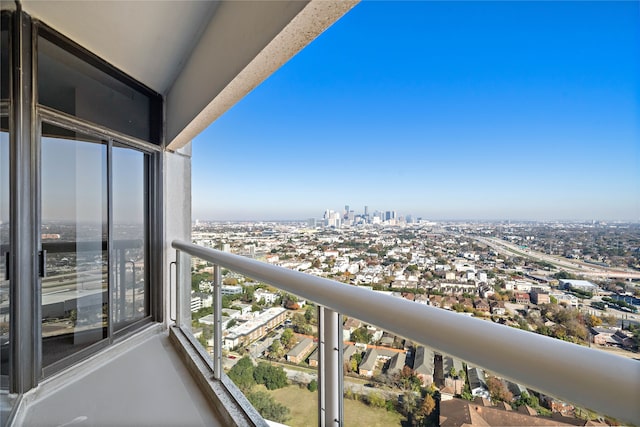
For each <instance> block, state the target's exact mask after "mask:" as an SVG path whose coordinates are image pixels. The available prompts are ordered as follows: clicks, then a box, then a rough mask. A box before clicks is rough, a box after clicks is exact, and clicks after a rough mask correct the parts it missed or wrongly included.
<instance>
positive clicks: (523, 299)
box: [514, 292, 531, 304]
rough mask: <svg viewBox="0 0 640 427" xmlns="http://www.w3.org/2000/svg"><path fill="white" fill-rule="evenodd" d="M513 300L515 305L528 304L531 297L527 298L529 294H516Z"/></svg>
mask: <svg viewBox="0 0 640 427" xmlns="http://www.w3.org/2000/svg"><path fill="white" fill-rule="evenodd" d="M514 298H515V300H516V304H529V303H530V302H531V297H529V294H527V293H525V292H516V293H515V295H514Z"/></svg>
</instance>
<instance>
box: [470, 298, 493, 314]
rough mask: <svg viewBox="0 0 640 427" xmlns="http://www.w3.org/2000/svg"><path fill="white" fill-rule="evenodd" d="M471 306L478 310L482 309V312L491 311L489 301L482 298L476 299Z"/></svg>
mask: <svg viewBox="0 0 640 427" xmlns="http://www.w3.org/2000/svg"><path fill="white" fill-rule="evenodd" d="M473 307H474V308H475V309H476V310H478V311H482V312H484V313H487V314H488V313H490V311H491V307H490V306H489V303H488V302H487V301H485V300H483V299H477V300H475V301H474V302H473Z"/></svg>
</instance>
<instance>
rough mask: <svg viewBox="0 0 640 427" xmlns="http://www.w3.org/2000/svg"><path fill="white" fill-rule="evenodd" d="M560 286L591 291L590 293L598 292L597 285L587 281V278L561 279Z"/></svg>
mask: <svg viewBox="0 0 640 427" xmlns="http://www.w3.org/2000/svg"><path fill="white" fill-rule="evenodd" d="M560 287H561V288H562V289H570V288H573V289H579V290H581V291H583V292H591V293H592V294H594V295H595V294H597V293H598V289H599V288H598V286H597V285H594V284H593V283H591V282H589V281H588V280H573V279H561V280H560Z"/></svg>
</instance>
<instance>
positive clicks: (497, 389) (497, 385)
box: [487, 377, 513, 402]
mask: <svg viewBox="0 0 640 427" xmlns="http://www.w3.org/2000/svg"><path fill="white" fill-rule="evenodd" d="M487 387H488V388H489V394H490V396H491V400H494V401H496V402H500V401H502V402H511V401H512V400H513V394H511V392H510V391H509V389H508V388H507V387H506V386H505V385H504V382H502V381H501V380H500V379H498V378H496V377H488V378H487Z"/></svg>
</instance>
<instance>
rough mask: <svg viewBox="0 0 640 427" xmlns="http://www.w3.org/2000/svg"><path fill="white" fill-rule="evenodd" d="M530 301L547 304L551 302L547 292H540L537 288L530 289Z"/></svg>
mask: <svg viewBox="0 0 640 427" xmlns="http://www.w3.org/2000/svg"><path fill="white" fill-rule="evenodd" d="M531 301H532V302H533V303H534V304H537V305H539V304H549V303H551V298H550V297H549V294H548V293H547V292H541V291H538V290H534V291H531Z"/></svg>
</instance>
